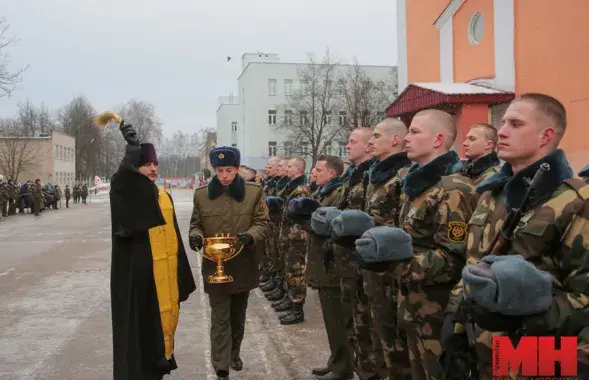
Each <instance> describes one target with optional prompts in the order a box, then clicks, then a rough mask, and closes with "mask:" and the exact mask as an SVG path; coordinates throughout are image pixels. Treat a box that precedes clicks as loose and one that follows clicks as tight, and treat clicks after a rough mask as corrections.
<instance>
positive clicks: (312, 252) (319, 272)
mask: <svg viewBox="0 0 589 380" xmlns="http://www.w3.org/2000/svg"><path fill="white" fill-rule="evenodd" d="M341 196H342V182H341V178H339V177H336V178H333V179H332V180H330V181H329V182H327V183H326V184H325V185H323V186H322V187H320V188H319V189H318V190H317V191H316V193H315V195H314V198H315V199H317V201H319V203H321V206H323V207H329V206H336V205H337V204H338V202H339V200H340V197H341ZM325 243H326V238H324V237H322V236H319V235H316V234H314V233H313V232H311V233H310V235H309V248H308V251H307V283H308V284H309V286H311V287H325V286H339V284H340V279H339V277H337V276H336V275H335V270H334V268H333V260H330V261H329V264H328V265H329V266H328V268H327V271H326V270H325V267H324V265H323V262H324V260H325V251H326V247H325Z"/></svg>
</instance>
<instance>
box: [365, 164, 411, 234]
mask: <svg viewBox="0 0 589 380" xmlns="http://www.w3.org/2000/svg"><path fill="white" fill-rule="evenodd" d="M410 165H411V161H410V160H409V159H408V158H407V153H397V154H393V155H392V156H390V157H388V158H386V159H384V160H382V161H380V162H377V163H375V164H374V165H373V166H372V168H371V169H370V171H369V172H368V186H367V187H366V200H367V201H366V206H365V210H364V212H366V213H367V214H368V215H370V216H372V217H373V218H374V224H375V225H377V226H391V227H394V226H396V225H397V223H398V220H399V210H400V205H401V202H400V197H401V181H400V180H401V178H403V177H404V176H405V174H407V171H408V170H409V166H410Z"/></svg>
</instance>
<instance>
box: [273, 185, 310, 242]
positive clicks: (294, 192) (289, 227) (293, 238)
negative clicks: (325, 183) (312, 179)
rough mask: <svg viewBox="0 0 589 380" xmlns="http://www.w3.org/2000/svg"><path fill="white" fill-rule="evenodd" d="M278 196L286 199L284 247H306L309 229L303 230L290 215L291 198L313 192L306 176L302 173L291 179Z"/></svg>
mask: <svg viewBox="0 0 589 380" xmlns="http://www.w3.org/2000/svg"><path fill="white" fill-rule="evenodd" d="M278 196H279V197H281V198H282V200H284V209H283V210H282V220H281V223H280V245H281V246H283V247H290V246H293V245H297V246H299V245H304V247H305V249H306V246H307V242H308V233H307V231H305V230H303V228H302V226H301V225H300V224H299V223H297V222H295V221H294V220H292V219H291V218H289V217H288V203H289V202H290V201H291V200H293V199H295V198H301V197H310V196H311V192H310V191H309V188H308V187H307V185H306V184H305V176H304V175H302V176H300V177H297V178H294V179H292V180H290V181H289V182H288V184H287V185H286V186H285V187H284V189H282V190H281V191H280V192H279V194H278Z"/></svg>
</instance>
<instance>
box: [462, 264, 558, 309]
mask: <svg viewBox="0 0 589 380" xmlns="http://www.w3.org/2000/svg"><path fill="white" fill-rule="evenodd" d="M462 281H463V283H464V297H465V298H466V299H467V300H472V301H474V302H476V303H477V304H478V305H480V306H482V307H484V308H485V309H487V310H489V311H491V312H494V313H498V314H503V315H507V316H528V315H534V314H539V313H542V312H546V311H547V310H548V309H549V308H550V305H551V304H552V282H551V280H550V275H549V274H548V273H546V272H544V271H541V270H539V269H538V268H536V266H535V265H534V264H532V263H530V262H529V261H527V260H526V259H525V258H524V257H523V256H521V255H507V256H492V255H489V256H485V257H483V258H482V260H481V261H480V262H479V263H478V264H476V265H467V266H466V267H464V269H463V270H462Z"/></svg>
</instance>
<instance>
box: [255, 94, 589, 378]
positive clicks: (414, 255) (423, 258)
mask: <svg viewBox="0 0 589 380" xmlns="http://www.w3.org/2000/svg"><path fill="white" fill-rule="evenodd" d="M565 130H566V112H565V109H564V107H563V106H562V104H561V103H560V102H559V101H558V100H556V99H554V98H552V97H550V96H548V95H544V94H524V95H521V96H519V97H517V98H516V100H514V101H513V102H512V103H511V105H510V106H509V108H508V109H507V111H506V113H505V116H504V117H503V120H502V126H501V127H500V128H499V130H496V129H495V128H493V127H492V126H490V125H488V124H475V125H473V126H472V127H471V129H470V130H469V132H468V134H467V136H466V140H465V141H464V142H463V146H464V148H465V154H466V156H467V160H466V161H463V162H461V161H460V160H459V158H458V156H457V154H456V153H455V152H454V151H452V150H451V147H452V145H453V144H454V142H455V139H456V134H457V131H456V122H455V120H454V118H453V117H452V116H451V115H450V114H448V113H446V112H443V111H440V110H425V111H422V112H419V113H418V114H416V115H415V116H414V118H413V119H412V122H411V125H410V126H409V127H408V128H406V127H405V126H404V125H403V124H402V123H401V122H399V121H397V120H393V119H385V120H384V121H383V122H381V123H379V124H378V125H377V127H376V128H375V129H374V130H372V129H371V128H358V129H356V130H354V131H353V132H352V134H351V135H350V139H349V143H348V145H347V152H348V159H349V160H350V161H351V162H352V164H351V165H350V167H349V168H348V169H347V170H344V169H343V168H342V171H343V173H342V174H341V175H340V174H338V172H339V164H334V162H333V160H332V158H329V157H321V158H320V159H319V160H318V161H317V163H316V165H315V167H314V168H312V170H311V172H310V178H309V182H308V184H307V185H305V184H304V183H305V182H304V179H300V180H299V181H298V182H297V183H296V185H297V186H298V187H299V188H300V190H299V193H298V196H293V186H292V184H291V186H290V187H289V186H288V184H289V182H290V181H292V180H293V179H294V177H293V176H292V174H291V175H290V177H288V174H289V171H288V170H287V169H288V163H289V162H293V161H292V160H291V159H287V158H284V159H283V158H277V157H272V158H271V159H270V161H269V162H268V165H267V169H268V176H267V178H266V179H265V180H264V182H263V186H264V193H265V195H266V203H267V204H268V206H269V209H270V215H271V217H272V215H273V213H274V218H275V219H274V220H276V221H277V222H278V221H279V222H280V223H274V224H273V228H274V229H275V230H279V231H282V232H281V233H280V232H279V233H276V232H275V233H274V234H272V238H270V239H268V240H267V241H266V249H265V252H266V255H267V256H268V258H267V261H268V262H272V263H273V264H274V263H276V264H277V265H271V264H267V268H271V269H269V270H267V271H266V272H265V274H264V275H263V276H262V277H261V278H260V280H261V281H260V286H261V288H262V290H263V291H264V292H265V293H266V296H267V297H268V298H269V299H270V300H274V302H273V303H272V305H273V306H274V307H275V309H277V311H281V310H292V309H291V304H292V303H293V300H301V299H303V298H304V297H303V296H302V294H303V292H302V291H301V290H300V289H301V287H300V285H302V284H303V283H305V282H306V283H307V285H308V286H309V287H311V288H314V289H317V290H318V292H319V299H320V303H321V308H322V312H323V317H324V323H325V329H326V331H327V336H328V340H329V347H330V356H329V359H328V362H327V364H326V366H325V367H324V368H315V369H313V371H312V372H313V374H315V375H316V376H317V377H318V378H319V379H323V380H325V379H329V380H337V379H348V378H351V376H352V373H351V372H352V371H354V372H356V374H357V375H358V376H359V378H360V379H362V380H364V379H434V380H436V379H465V380H466V379H471V378H475V379H476V378H479V379H492V371H491V363H492V356H491V355H492V353H491V344H492V341H491V337H492V336H494V335H508V336H510V337H512V338H514V339H517V338H519V337H521V336H522V334H527V335H533V336H536V335H544V336H577V337H578V342H579V355H578V362H579V367H578V369H579V378H583V376H587V373H588V371H589V368H588V367H589V338H587V336H588V335H587V332H588V331H589V285H588V284H589V275H588V273H589V262H588V261H587V259H586V258H587V248H588V247H589V245H588V244H587V243H586V242H587V241H589V229H588V227H587V226H589V223H588V222H587V221H588V220H589V202H588V198H589V185H588V184H587V182H589V165H588V166H587V167H586V168H584V169H583V170H582V171H581V172H580V173H579V176H580V177H582V178H576V177H574V173H573V172H572V170H571V168H570V165H569V164H568V162H567V159H566V157H565V154H564V152H563V151H562V150H560V149H558V144H559V142H560V141H561V139H562V137H563V135H564V132H565ZM500 160H502V161H504V162H505V164H504V165H503V166H501V163H500ZM411 164H412V166H410V165H411ZM342 166H343V165H342ZM539 168H542V170H539ZM291 169H292V166H291ZM298 173H299V172H297V175H298ZM327 173H329V174H327ZM537 173H539V174H538V177H537V180H535V181H532V178H534V177H535V176H536V174H537ZM287 178H288V179H287ZM285 189H286V190H285ZM328 194H329V195H328ZM527 194H528V195H527ZM529 195H531V196H529ZM497 237H498V238H497ZM285 238H290V239H293V240H292V241H293V242H296V243H298V244H292V245H289V243H290V241H289V240H288V239H285ZM305 239H306V241H307V242H308V244H307V245H306V248H305V255H306V267H305V268H303V269H304V272H303V273H304V274H305V278H304V279H301V280H297V281H296V285H298V286H297V287H294V288H295V289H297V290H296V292H293V291H292V290H290V289H293V285H295V284H294V283H293V282H292V281H290V283H288V281H286V282H287V283H288V286H286V287H284V286H281V285H282V284H283V281H284V280H283V279H282V277H281V276H282V273H284V272H286V273H288V274H290V272H293V271H292V268H293V266H292V265H290V264H291V263H292V258H295V257H296V258H297V259H299V258H300V257H301V247H303V242H304V241H305ZM277 241H281V242H282V244H277V243H276V242H277ZM296 262H297V264H298V263H300V262H301V261H300V260H298V261H296ZM281 264H282V265H284V264H287V265H286V266H285V267H284V272H282V271H281V269H280V265H281ZM296 269H297V271H299V272H298V273H300V268H299V266H296ZM287 278H289V276H287ZM284 289H289V290H290V293H291V294H295V295H299V297H298V298H296V297H295V298H293V297H289V295H288V293H289V291H286V292H285V290H284ZM338 292H339V294H337V293H338ZM336 300H339V301H338V302H336ZM504 300H515V301H513V302H509V303H507V302H506V301H504ZM301 306H302V303H301ZM300 314H303V313H302V309H301V312H300ZM337 316H339V318H338V317H337ZM281 322H282V320H281ZM297 322H302V318H301V319H300V320H297ZM473 322H474V336H468V334H467V332H469V331H472V330H473V329H470V327H469V326H470V325H469V323H473ZM342 338H344V339H343V340H342ZM472 341H475V342H476V344H475V345H474V346H472V344H469V343H470V342H472ZM346 355H347V356H346ZM515 372H517V369H516V371H515ZM516 375H518V374H517V373H513V376H514V378H515V376H516ZM520 375H521V374H520ZM557 375H558V373H557Z"/></svg>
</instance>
